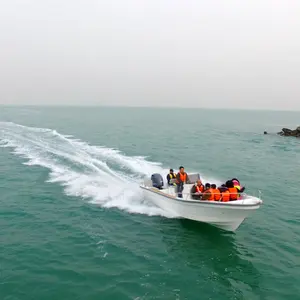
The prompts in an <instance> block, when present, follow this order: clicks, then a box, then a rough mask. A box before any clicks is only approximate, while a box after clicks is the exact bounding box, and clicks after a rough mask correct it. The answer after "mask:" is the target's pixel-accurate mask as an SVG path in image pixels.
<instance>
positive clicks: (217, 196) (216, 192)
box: [212, 189, 221, 201]
mask: <svg viewBox="0 0 300 300" xmlns="http://www.w3.org/2000/svg"><path fill="white" fill-rule="evenodd" d="M212 193H213V195H214V200H215V201H219V200H220V199H221V192H220V191H219V189H212Z"/></svg>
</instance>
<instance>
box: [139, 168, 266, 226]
mask: <svg viewBox="0 0 300 300" xmlns="http://www.w3.org/2000/svg"><path fill="white" fill-rule="evenodd" d="M189 179H190V182H189V184H185V185H184V191H183V193H182V198H179V197H178V195H177V192H176V187H175V186H166V184H165V183H164V181H163V178H162V176H161V175H160V174H153V175H152V176H151V178H146V179H145V180H144V182H143V183H142V184H141V185H140V188H141V189H142V190H143V192H144V196H145V198H146V199H147V200H149V201H151V202H152V203H153V204H155V205H156V206H158V207H160V208H161V209H163V210H165V211H168V212H170V213H172V214H174V215H176V216H178V217H179V218H185V219H190V220H194V221H199V222H204V223H208V224H211V225H213V226H216V227H218V228H221V229H223V230H227V231H235V230H237V229H238V227H239V226H240V225H241V224H242V222H243V221H244V220H245V219H246V218H247V217H249V216H250V215H251V214H252V213H253V212H254V211H255V210H257V209H258V208H259V207H260V206H261V205H262V203H263V201H262V200H261V199H260V197H254V196H250V195H247V194H245V193H243V194H242V195H241V198H240V199H238V200H235V201H229V202H222V201H207V200H205V201H203V200H194V199H193V198H192V195H191V194H190V193H189V191H190V190H191V188H192V185H193V184H195V183H196V182H197V180H198V179H200V175H199V174H189Z"/></svg>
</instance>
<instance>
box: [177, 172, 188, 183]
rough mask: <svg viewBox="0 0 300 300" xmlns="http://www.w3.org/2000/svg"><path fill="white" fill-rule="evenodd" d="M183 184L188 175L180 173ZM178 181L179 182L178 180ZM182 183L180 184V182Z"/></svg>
mask: <svg viewBox="0 0 300 300" xmlns="http://www.w3.org/2000/svg"><path fill="white" fill-rule="evenodd" d="M178 174H179V178H180V181H181V182H186V173H183V174H182V173H178ZM177 181H178V180H177ZM178 183H180V182H178Z"/></svg>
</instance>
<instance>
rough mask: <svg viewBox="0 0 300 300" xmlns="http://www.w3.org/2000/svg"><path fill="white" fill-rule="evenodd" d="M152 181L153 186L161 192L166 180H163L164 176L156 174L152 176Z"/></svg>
mask: <svg viewBox="0 0 300 300" xmlns="http://www.w3.org/2000/svg"><path fill="white" fill-rule="evenodd" d="M151 181H152V186H153V187H156V188H158V189H160V190H161V189H162V188H163V186H164V180H163V178H162V176H161V175H160V174H158V173H155V174H152V175H151Z"/></svg>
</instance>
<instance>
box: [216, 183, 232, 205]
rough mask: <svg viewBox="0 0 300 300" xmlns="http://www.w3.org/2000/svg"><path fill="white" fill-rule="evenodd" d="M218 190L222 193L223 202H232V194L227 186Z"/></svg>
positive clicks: (222, 186)
mask: <svg viewBox="0 0 300 300" xmlns="http://www.w3.org/2000/svg"><path fill="white" fill-rule="evenodd" d="M218 190H219V191H220V192H221V201H222V202H228V201H229V200H230V194H229V191H228V188H227V187H226V185H225V184H222V185H221V186H220V187H218Z"/></svg>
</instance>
